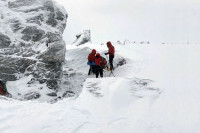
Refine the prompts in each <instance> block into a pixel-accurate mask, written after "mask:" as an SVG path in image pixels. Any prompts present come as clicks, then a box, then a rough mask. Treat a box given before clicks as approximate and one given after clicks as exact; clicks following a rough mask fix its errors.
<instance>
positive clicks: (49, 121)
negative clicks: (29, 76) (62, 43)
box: [0, 44, 200, 133]
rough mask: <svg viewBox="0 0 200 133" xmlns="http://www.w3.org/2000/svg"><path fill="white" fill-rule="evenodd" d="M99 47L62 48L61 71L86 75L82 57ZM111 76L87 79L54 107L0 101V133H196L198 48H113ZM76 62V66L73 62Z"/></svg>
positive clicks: (198, 119) (199, 120) (199, 117)
mask: <svg viewBox="0 0 200 133" xmlns="http://www.w3.org/2000/svg"><path fill="white" fill-rule="evenodd" d="M93 48H95V49H96V50H97V51H98V52H100V53H101V54H102V53H104V52H105V51H106V50H107V48H106V46H105V45H97V44H85V45H82V46H80V47H76V46H68V47H67V51H68V52H67V53H68V54H66V59H67V61H68V62H69V64H68V66H67V67H66V68H64V69H66V70H67V69H69V68H71V67H72V68H73V72H75V73H81V74H83V76H86V75H87V72H88V66H87V65H86V61H87V55H88V54H89V52H90V51H91V49H93ZM115 48H116V58H115V64H116V63H117V60H120V59H121V58H125V59H126V60H127V64H125V65H123V66H121V67H118V68H116V69H115V71H114V74H115V75H116V77H109V76H108V74H109V72H106V73H105V77H104V78H100V79H96V78H94V76H93V75H92V76H89V77H88V78H87V79H86V80H85V82H84V83H83V85H82V88H81V90H82V92H80V95H79V97H78V98H77V99H75V100H74V99H70V98H68V99H64V100H60V101H58V102H57V103H55V104H49V103H39V102H37V101H16V100H12V99H7V100H6V98H4V97H1V100H0V101H1V102H0V108H1V110H0V113H1V114H2V115H0V121H1V124H0V132H1V133H16V132H20V133H35V132H40V133H66V132H67V133H133V132H136V133H146V132H148V133H169V132H170V133H191V132H192V133H198V132H199V131H200V127H199V125H200V114H199V112H200V103H199V101H200V96H199V95H200V93H199V92H200V90H199V85H200V82H199V80H200V78H199V75H200V71H199V67H200V62H199V61H198V57H199V50H200V47H199V46H198V45H132V44H128V45H117V44H115ZM78 61H79V62H78Z"/></svg>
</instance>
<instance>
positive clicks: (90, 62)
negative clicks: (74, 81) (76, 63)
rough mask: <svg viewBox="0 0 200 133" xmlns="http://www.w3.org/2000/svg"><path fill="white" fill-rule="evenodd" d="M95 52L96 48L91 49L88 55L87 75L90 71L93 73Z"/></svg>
mask: <svg viewBox="0 0 200 133" xmlns="http://www.w3.org/2000/svg"><path fill="white" fill-rule="evenodd" d="M95 54H96V50H95V49H93V50H92V52H91V53H90V54H89V55H88V63H87V64H88V65H90V69H89V72H88V75H90V73H91V72H93V73H95V70H94V65H95V63H94V62H95Z"/></svg>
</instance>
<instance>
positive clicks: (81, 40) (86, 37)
mask: <svg viewBox="0 0 200 133" xmlns="http://www.w3.org/2000/svg"><path fill="white" fill-rule="evenodd" d="M90 41H91V37H90V30H84V31H83V33H80V34H77V35H76V40H75V41H74V42H73V45H76V46H79V45H82V44H85V43H87V42H90Z"/></svg>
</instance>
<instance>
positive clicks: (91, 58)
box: [88, 53, 95, 62]
mask: <svg viewBox="0 0 200 133" xmlns="http://www.w3.org/2000/svg"><path fill="white" fill-rule="evenodd" d="M94 60H95V54H93V53H90V54H89V55H88V61H89V62H94Z"/></svg>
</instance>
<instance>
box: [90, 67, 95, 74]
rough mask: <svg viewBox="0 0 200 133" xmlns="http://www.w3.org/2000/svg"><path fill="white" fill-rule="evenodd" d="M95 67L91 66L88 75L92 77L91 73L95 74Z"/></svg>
mask: <svg viewBox="0 0 200 133" xmlns="http://www.w3.org/2000/svg"><path fill="white" fill-rule="evenodd" d="M94 69H95V68H94V66H92V65H90V69H89V71H88V75H90V74H91V73H95V70H94Z"/></svg>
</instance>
